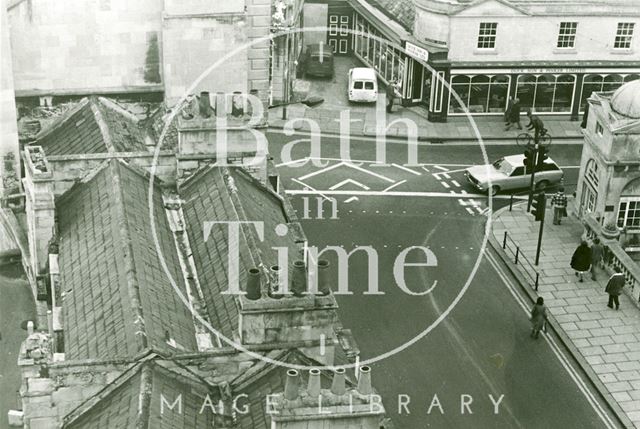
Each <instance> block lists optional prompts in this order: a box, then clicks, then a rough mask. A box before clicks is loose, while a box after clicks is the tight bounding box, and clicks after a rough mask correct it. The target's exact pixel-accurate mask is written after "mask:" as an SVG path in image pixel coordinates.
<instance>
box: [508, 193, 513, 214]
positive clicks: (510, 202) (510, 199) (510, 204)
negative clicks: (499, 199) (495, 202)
mask: <svg viewBox="0 0 640 429" xmlns="http://www.w3.org/2000/svg"><path fill="white" fill-rule="evenodd" d="M512 207H513V194H511V198H509V211H511V208H512Z"/></svg>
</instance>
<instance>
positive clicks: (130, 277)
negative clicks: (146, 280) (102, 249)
mask: <svg viewBox="0 0 640 429" xmlns="http://www.w3.org/2000/svg"><path fill="white" fill-rule="evenodd" d="M119 164H121V161H114V162H111V163H110V165H109V168H110V169H111V170H112V173H113V174H112V176H111V177H112V180H113V182H114V183H113V184H114V189H113V196H114V198H115V206H116V208H115V209H116V213H117V216H118V219H117V220H116V222H117V225H118V231H119V234H120V240H121V244H122V251H123V252H124V253H123V260H124V264H125V271H126V277H127V292H128V295H129V299H130V304H131V310H132V312H133V323H134V325H136V326H137V330H136V331H135V336H136V338H139V339H140V343H139V351H140V350H144V349H146V348H147V347H148V341H147V332H146V327H145V323H144V315H143V313H142V304H141V302H140V290H139V288H140V285H139V284H138V279H137V276H136V267H135V261H134V258H133V246H132V245H131V233H130V231H129V225H128V223H127V214H126V210H125V207H124V194H123V189H122V186H123V185H122V183H121V175H120V174H121V173H120V165H119Z"/></svg>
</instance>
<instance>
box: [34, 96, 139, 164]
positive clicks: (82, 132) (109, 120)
mask: <svg viewBox="0 0 640 429" xmlns="http://www.w3.org/2000/svg"><path fill="white" fill-rule="evenodd" d="M144 138H145V131H144V129H143V128H142V127H141V126H139V125H138V120H137V118H136V117H135V116H134V115H133V114H131V113H129V112H127V111H126V110H125V109H124V108H122V107H120V106H119V105H117V104H116V103H114V102H113V101H111V100H109V99H106V98H102V97H89V98H83V99H82V100H81V101H79V102H78V104H77V105H76V106H75V107H73V108H71V109H69V110H68V111H66V112H65V113H64V114H63V115H61V116H60V117H59V118H58V119H56V120H55V121H54V122H53V123H52V124H51V125H50V126H48V127H47V128H46V129H44V130H42V131H41V132H40V133H38V135H37V136H36V141H35V142H34V143H33V144H36V145H40V146H42V148H43V149H44V151H45V153H46V154H47V155H48V156H52V155H80V154H97V153H113V152H146V151H147V148H146V145H145V139H144Z"/></svg>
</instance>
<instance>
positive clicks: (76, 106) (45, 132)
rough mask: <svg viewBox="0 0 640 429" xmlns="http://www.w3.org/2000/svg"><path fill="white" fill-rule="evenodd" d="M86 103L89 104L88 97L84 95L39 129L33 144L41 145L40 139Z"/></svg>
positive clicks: (58, 126) (62, 123) (63, 122)
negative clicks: (50, 122)
mask: <svg viewBox="0 0 640 429" xmlns="http://www.w3.org/2000/svg"><path fill="white" fill-rule="evenodd" d="M87 104H89V98H88V97H84V98H83V99H81V100H80V101H78V103H77V104H76V105H75V106H73V107H72V108H71V109H69V110H67V111H66V112H64V113H63V114H62V115H61V116H60V117H59V118H57V119H55V120H54V121H53V123H52V124H50V125H49V126H48V127H47V128H45V129H44V130H41V131H40V132H39V133H38V134H36V137H35V144H40V145H41V144H42V143H41V142H40V140H41V139H44V138H45V137H47V136H48V135H49V134H51V133H53V132H54V131H55V130H57V129H58V128H60V127H61V126H62V125H64V124H65V123H66V122H67V121H68V120H69V118H71V117H72V116H73V115H75V114H76V113H78V112H79V111H81V110H82V109H83V108H84V107H85V106H86V105H87Z"/></svg>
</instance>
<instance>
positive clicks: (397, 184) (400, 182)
mask: <svg viewBox="0 0 640 429" xmlns="http://www.w3.org/2000/svg"><path fill="white" fill-rule="evenodd" d="M405 182H406V180H401V181H399V182H396V183H394V184H393V185H391V186H389V187H388V188H386V189H384V190H383V191H382V192H389V191H390V190H391V189H393V188H395V187H396V186H399V185H402V184H403V183H405Z"/></svg>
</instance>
